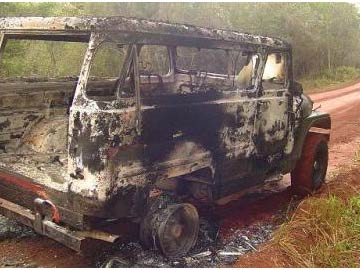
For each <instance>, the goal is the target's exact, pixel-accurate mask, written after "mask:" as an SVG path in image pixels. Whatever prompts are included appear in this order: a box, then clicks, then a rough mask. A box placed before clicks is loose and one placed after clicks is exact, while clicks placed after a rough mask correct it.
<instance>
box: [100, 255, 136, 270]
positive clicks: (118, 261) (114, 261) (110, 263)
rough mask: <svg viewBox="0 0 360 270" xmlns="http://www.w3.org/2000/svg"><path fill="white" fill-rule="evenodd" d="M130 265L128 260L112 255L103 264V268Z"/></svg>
mask: <svg viewBox="0 0 360 270" xmlns="http://www.w3.org/2000/svg"><path fill="white" fill-rule="evenodd" d="M130 266H131V265H130V263H129V262H128V261H126V260H124V259H122V258H119V257H112V258H110V259H108V260H107V261H106V262H105V263H104V264H103V265H102V268H124V267H125V268H127V267H130Z"/></svg>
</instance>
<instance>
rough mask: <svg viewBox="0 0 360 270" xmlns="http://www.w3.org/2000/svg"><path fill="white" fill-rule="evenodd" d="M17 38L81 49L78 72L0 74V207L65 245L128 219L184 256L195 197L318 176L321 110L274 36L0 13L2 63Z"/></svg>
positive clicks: (208, 198) (108, 237)
mask: <svg viewBox="0 0 360 270" xmlns="http://www.w3.org/2000/svg"><path fill="white" fill-rule="evenodd" d="M21 40H30V41H33V42H37V41H42V42H52V44H54V43H57V42H66V43H69V44H82V45H84V46H85V47H86V48H85V49H84V54H83V55H81V57H82V59H83V60H82V65H81V69H80V70H79V73H78V74H77V75H78V77H66V78H65V77H63V78H46V79H43V78H36V79H34V78H33V77H27V78H24V77H22V78H17V79H9V78H3V79H1V81H0V96H1V98H0V104H1V109H0V198H1V199H0V202H1V204H0V213H1V214H3V215H5V216H8V217H10V218H14V219H16V220H18V221H20V222H22V223H24V224H26V225H28V226H30V227H32V228H34V229H35V230H36V231H37V232H38V233H40V234H43V235H47V236H49V237H51V238H53V239H56V240H57V241H60V242H62V243H63V244H65V245H67V246H68V247H70V248H72V249H74V250H81V248H82V246H83V243H84V241H85V240H86V239H89V238H95V239H101V240H105V241H110V242H111V241H114V239H116V236H114V235H112V234H108V233H106V232H104V231H102V229H101V228H102V227H101V225H102V224H104V223H106V222H108V221H112V220H119V219H127V220H131V221H132V222H136V223H138V224H140V226H139V227H140V232H139V235H140V239H141V241H142V242H143V243H144V244H145V245H147V246H152V245H155V246H156V247H157V248H159V249H160V250H161V251H162V252H163V253H164V254H165V255H166V256H168V257H176V256H180V255H183V254H185V253H186V252H187V251H189V249H190V248H191V247H192V246H193V245H194V243H195V241H196V238H197V233H198V226H199V220H198V213H197V210H196V207H195V206H194V203H191V202H196V201H200V202H202V203H204V202H205V203H216V202H217V201H218V200H220V199H221V198H224V197H226V196H228V195H231V194H234V193H236V192H241V191H246V190H248V189H250V188H253V187H254V186H259V185H262V184H264V183H265V181H266V180H267V179H269V178H270V177H272V176H274V175H280V174H286V173H291V179H292V188H293V189H294V190H295V191H297V192H300V193H309V192H311V191H313V190H315V189H317V188H319V187H320V185H321V184H322V182H323V181H324V178H325V174H326V169H327V159H328V150H327V142H328V140H329V136H330V128H331V121H330V116H329V115H328V114H326V113H320V112H318V111H316V110H313V108H312V105H313V104H312V102H311V100H310V99H309V98H308V97H307V96H306V95H304V94H303V93H302V88H301V85H300V84H298V83H296V82H294V81H293V77H292V58H291V57H292V54H291V47H290V45H289V44H287V43H286V42H284V41H282V40H280V39H277V38H269V37H263V36H257V35H250V34H244V33H238V32H232V31H226V30H218V29H207V28H201V27H196V26H191V25H181V24H171V23H165V22H155V21H147V20H138V19H131V18H123V17H110V18H75V17H52V18H39V17H26V18H25V17H23V18H15V17H14V18H0V57H1V58H4V57H5V55H6V54H7V47H8V45H9V44H10V43H11V42H15V41H21ZM99 66H101V67H102V68H101V69H99V68H98V67H99ZM0 68H1V66H0ZM195 204H196V203H195Z"/></svg>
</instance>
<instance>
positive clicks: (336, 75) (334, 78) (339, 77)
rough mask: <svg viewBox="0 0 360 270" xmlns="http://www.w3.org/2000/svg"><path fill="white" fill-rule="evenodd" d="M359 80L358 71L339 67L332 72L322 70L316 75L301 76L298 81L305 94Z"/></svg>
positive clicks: (359, 74) (357, 69)
mask: <svg viewBox="0 0 360 270" xmlns="http://www.w3.org/2000/svg"><path fill="white" fill-rule="evenodd" d="M357 79H360V69H359V68H356V67H346V66H340V67H337V68H335V69H333V70H324V71H323V72H320V73H317V74H311V75H307V76H303V77H302V78H301V79H300V80H299V81H300V82H301V84H302V85H303V88H304V91H305V92H317V91H323V90H329V89H330V87H335V86H339V85H343V84H344V83H348V82H353V81H354V80H357Z"/></svg>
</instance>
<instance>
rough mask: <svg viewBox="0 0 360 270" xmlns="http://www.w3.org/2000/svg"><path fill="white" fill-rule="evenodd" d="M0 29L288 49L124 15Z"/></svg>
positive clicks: (27, 22) (7, 21)
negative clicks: (156, 37) (139, 36)
mask: <svg viewBox="0 0 360 270" xmlns="http://www.w3.org/2000/svg"><path fill="white" fill-rule="evenodd" d="M0 29H3V30H6V31H11V30H12V31H13V30H31V31H48V32H49V33H51V32H54V33H56V32H57V31H64V32H68V33H71V32H72V33H76V32H81V31H83V32H86V31H87V32H91V31H99V32H127V33H130V36H131V34H138V33H140V34H143V35H147V34H151V35H153V34H154V35H159V36H163V37H167V38H172V37H176V38H177V40H178V41H179V42H181V39H182V38H185V39H186V38H191V39H204V40H207V41H211V40H213V41H218V42H224V41H225V42H231V43H244V44H249V45H258V46H267V47H273V48H283V49H284V48H288V47H289V45H288V44H287V43H286V42H285V41H283V40H281V39H278V38H270V37H265V36H260V35H252V34H247V33H240V32H235V31H229V30H221V29H210V28H204V27H198V26H194V25H187V24H175V23H168V22H160V21H150V20H143V19H135V18H125V17H97V18H94V17H4V18H0Z"/></svg>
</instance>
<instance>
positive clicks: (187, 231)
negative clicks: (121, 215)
mask: <svg viewBox="0 0 360 270" xmlns="http://www.w3.org/2000/svg"><path fill="white" fill-rule="evenodd" d="M198 232H199V216H198V212H197V210H196V208H195V207H194V206H193V205H192V204H189V203H179V204H169V205H167V206H166V207H165V208H162V209H157V210H156V211H150V212H149V213H148V214H147V216H146V217H145V218H144V219H143V221H142V223H141V225H140V240H141V242H142V244H143V245H144V246H145V247H147V248H155V249H158V250H160V251H161V253H162V254H163V255H164V256H166V257H167V258H179V257H181V256H184V255H185V254H186V253H188V252H189V250H190V249H191V248H192V247H193V246H194V245H195V243H196V240H197V237H198Z"/></svg>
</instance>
